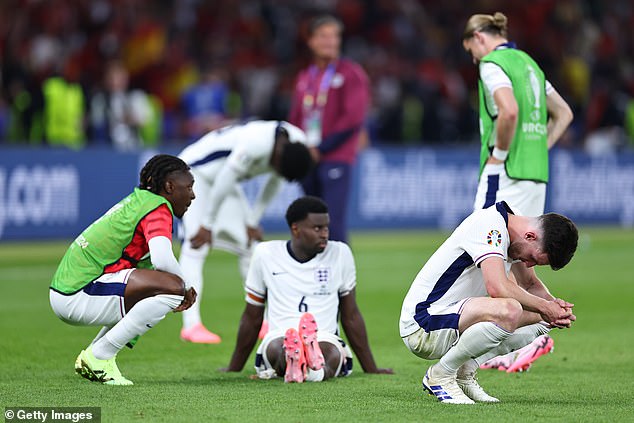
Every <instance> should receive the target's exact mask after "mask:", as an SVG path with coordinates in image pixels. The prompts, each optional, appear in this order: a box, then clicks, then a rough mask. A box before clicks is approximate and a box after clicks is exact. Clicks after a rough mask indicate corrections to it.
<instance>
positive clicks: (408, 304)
mask: <svg viewBox="0 0 634 423" xmlns="http://www.w3.org/2000/svg"><path fill="white" fill-rule="evenodd" d="M577 240H578V233H577V228H576V227H575V225H574V224H573V223H572V222H571V221H570V220H569V219H568V218H566V217H564V216H562V215H559V214H555V213H548V214H545V215H542V216H539V217H527V216H519V215H516V214H513V211H512V210H511V208H510V207H509V206H508V205H507V204H506V203H505V202H499V203H496V204H494V205H493V206H491V207H489V208H486V209H480V210H476V211H475V212H473V213H472V214H471V215H470V216H469V217H467V218H466V219H465V220H464V221H463V222H462V223H461V224H460V225H459V226H458V228H457V229H456V230H455V231H454V232H453V233H452V234H451V236H450V237H449V238H448V239H447V240H446V241H445V242H444V243H443V244H442V245H441V246H440V248H438V250H437V251H436V252H435V253H434V254H433V255H432V256H431V257H430V259H429V260H428V261H427V263H425V265H424V266H423V268H422V269H421V271H420V272H419V273H418V275H417V276H416V279H415V280H414V282H413V284H412V286H411V287H410V289H409V292H408V293H407V295H406V296H405V300H404V302H403V307H402V309H401V318H400V325H399V326H400V334H401V337H402V338H403V341H404V342H405V345H406V346H407V348H409V350H410V351H411V352H412V353H414V354H415V355H417V356H418V357H420V358H423V359H426V360H434V359H438V358H439V359H440V361H439V362H438V363H437V364H434V365H432V366H431V367H430V368H429V369H428V370H427V372H426V373H425V377H424V378H423V388H424V389H425V390H426V391H428V392H429V393H430V394H432V395H435V396H436V397H437V398H438V399H439V400H440V401H441V402H443V403H451V404H473V403H474V401H481V402H498V401H499V400H498V399H497V398H495V397H492V396H490V395H488V394H487V393H486V392H485V391H484V390H483V389H482V387H481V386H480V385H479V384H478V382H477V381H476V379H475V373H476V370H477V368H478V366H479V365H480V364H482V363H484V362H485V361H487V360H488V359H490V358H492V357H495V356H497V355H499V354H505V353H508V352H509V351H512V350H516V349H518V348H521V347H523V346H524V345H527V344H528V343H530V342H531V341H532V340H534V339H535V338H536V337H538V336H540V335H543V334H544V333H546V332H547V330H548V328H549V327H557V328H568V327H570V325H571V323H572V322H573V321H574V320H575V319H576V317H575V315H574V314H573V313H572V307H573V304H571V303H569V302H566V301H564V300H562V299H559V298H555V297H553V296H552V295H551V294H550V292H549V291H548V289H547V288H546V285H544V283H543V282H542V281H541V280H540V279H539V278H538V277H537V275H536V274H535V271H534V269H533V266H536V265H547V264H550V266H551V267H552V268H553V269H554V270H558V269H560V268H562V267H564V266H565V265H566V264H567V263H568V262H569V261H570V259H571V258H572V256H573V255H574V252H575V250H576V248H577ZM509 270H510V271H511V272H512V274H513V275H514V276H515V278H514V280H512V279H510V278H509V273H508V272H509ZM487 295H488V296H487Z"/></svg>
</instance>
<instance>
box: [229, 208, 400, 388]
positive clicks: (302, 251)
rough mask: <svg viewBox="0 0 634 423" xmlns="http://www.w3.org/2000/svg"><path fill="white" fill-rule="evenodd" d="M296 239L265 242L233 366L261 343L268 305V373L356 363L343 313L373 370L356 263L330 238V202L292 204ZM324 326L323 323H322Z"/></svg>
mask: <svg viewBox="0 0 634 423" xmlns="http://www.w3.org/2000/svg"><path fill="white" fill-rule="evenodd" d="M286 221H287V223H288V225H289V227H290V231H291V240H290V241H268V242H263V243H261V244H259V245H258V246H257V247H256V248H255V251H254V254H253V259H252V261H251V266H250V268H249V272H248V275H247V280H246V284H245V285H246V288H245V289H246V293H247V295H246V301H247V305H246V308H245V310H244V313H243V314H242V319H241V320H240V328H239V330H238V339H237V342H236V347H235V350H234V352H233V356H232V357H231V362H230V364H229V367H228V368H226V369H224V370H225V371H232V372H239V371H241V370H242V368H243V367H244V364H245V362H246V360H247V358H248V357H249V354H250V353H251V351H252V350H253V347H254V346H255V343H256V341H257V338H258V330H259V328H260V323H261V322H262V319H263V316H264V307H265V305H266V306H267V307H268V318H269V325H270V326H269V327H270V331H269V333H268V334H267V335H266V337H265V338H264V340H263V341H262V343H261V344H260V346H259V348H258V351H257V355H256V362H255V367H256V372H257V374H258V377H260V378H261V379H270V378H273V377H276V376H282V375H283V376H284V381H285V382H298V383H301V382H304V381H314V382H317V381H322V380H324V379H328V378H331V377H335V376H345V375H348V374H350V372H351V371H352V354H351V353H350V350H349V348H348V347H347V346H346V344H345V343H344V341H343V340H342V339H341V338H340V337H339V336H338V333H339V329H338V322H337V315H338V314H340V315H341V324H342V326H343V330H344V331H345V333H346V336H347V337H348V340H349V342H350V345H351V346H352V350H354V353H355V354H356V356H357V358H358V360H359V362H360V363H361V367H362V368H363V370H364V371H365V372H366V373H392V370H391V369H381V368H377V366H376V364H375V362H374V358H373V357H372V352H371V351H370V346H369V344H368V337H367V334H366V328H365V323H364V321H363V316H362V315H361V312H360V311H359V308H358V307H357V303H356V299H355V286H356V270H355V266H354V258H353V257H352V252H351V251H350V248H349V247H348V246H347V245H346V244H344V243H342V242H337V241H328V224H329V217H328V207H327V206H326V204H325V203H324V202H323V201H322V200H320V199H319V198H316V197H310V196H307V197H302V198H299V199H297V200H295V201H294V202H293V203H292V204H291V205H290V206H289V208H288V210H287V211H286ZM318 328H319V331H318Z"/></svg>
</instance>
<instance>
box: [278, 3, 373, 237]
mask: <svg viewBox="0 0 634 423" xmlns="http://www.w3.org/2000/svg"><path fill="white" fill-rule="evenodd" d="M342 31H343V25H342V24H341V22H340V21H339V20H338V19H337V18H335V17H333V16H320V17H318V18H316V19H315V20H313V21H312V23H311V25H310V28H309V39H308V46H309V48H310V50H311V52H312V53H313V57H314V60H313V63H312V64H311V65H310V66H309V67H308V68H307V69H304V70H303V71H302V72H301V73H300V74H299V75H298V77H297V82H296V84H295V92H294V94H293V99H292V104H291V110H290V112H289V122H291V123H293V124H294V125H297V126H298V127H300V128H302V129H303V130H304V131H306V135H307V138H308V144H309V145H310V146H311V152H312V153H313V156H314V157H315V159H316V161H317V166H315V168H314V169H313V170H312V171H311V172H310V173H309V175H308V176H307V177H306V178H305V179H304V180H303V181H302V187H303V188H304V193H305V194H307V195H314V196H317V197H320V198H323V199H324V201H325V202H326V203H327V204H328V205H329V208H330V217H331V226H330V239H332V240H335V241H343V242H347V240H348V229H347V222H346V215H347V210H348V200H349V192H350V184H351V181H352V176H351V173H352V165H353V164H354V162H355V160H356V157H357V152H358V150H359V138H360V136H361V135H362V134H364V129H363V123H364V120H365V117H366V113H367V111H368V109H369V107H370V88H369V82H368V76H367V75H366V73H365V71H364V70H363V68H361V66H359V65H358V64H357V63H355V62H353V61H351V60H349V59H346V58H341V57H340V47H341V32H342Z"/></svg>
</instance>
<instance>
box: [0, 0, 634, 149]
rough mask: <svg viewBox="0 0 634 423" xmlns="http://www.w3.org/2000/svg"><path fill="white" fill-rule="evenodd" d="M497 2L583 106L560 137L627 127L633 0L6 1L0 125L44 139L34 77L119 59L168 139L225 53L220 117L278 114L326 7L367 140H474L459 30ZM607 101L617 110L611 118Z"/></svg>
mask: <svg viewBox="0 0 634 423" xmlns="http://www.w3.org/2000/svg"><path fill="white" fill-rule="evenodd" d="M494 10H499V11H501V12H503V13H504V14H506V15H507V16H508V17H509V22H510V23H511V27H512V28H513V30H512V32H511V34H509V36H510V37H511V38H512V39H514V40H515V41H516V42H517V44H518V47H519V48H521V49H523V50H525V51H527V52H528V53H529V54H530V55H531V56H532V57H534V58H535V59H536V61H537V62H538V63H540V64H541V65H542V67H543V70H544V72H545V73H546V74H547V75H549V79H550V80H551V82H552V83H553V84H554V85H555V86H557V87H558V88H559V89H560V91H561V94H562V97H563V98H565V99H566V100H567V101H569V102H570V104H571V106H572V108H573V111H574V113H575V116H577V118H576V119H575V121H574V122H573V124H572V126H571V129H572V131H570V132H571V134H570V136H569V137H568V138H567V139H564V140H562V142H561V143H560V145H561V146H562V147H581V146H583V144H584V140H585V138H586V137H587V136H588V135H589V134H591V133H593V132H596V131H597V130H600V129H602V128H603V127H604V125H610V126H611V125H617V126H618V127H621V128H622V127H623V126H624V125H625V123H624V120H625V119H626V117H625V116H629V114H627V113H623V110H624V107H625V110H627V106H626V105H627V104H629V102H630V101H631V100H632V99H633V98H634V72H632V69H634V38H632V37H631V33H632V31H631V27H632V23H633V22H634V6H633V5H632V2H631V0H612V1H609V2H608V1H605V2H599V1H596V0H559V1H557V0H536V1H534V2H532V3H531V7H530V8H527V7H526V4H525V3H524V2H508V1H504V0H474V1H472V2H469V3H465V2H462V1H460V0H445V1H443V2H435V1H430V0H393V1H388V0H374V1H361V0H326V1H316V2H295V1H292V0H275V1H273V0H243V1H240V2H234V1H231V0H216V1H213V2H203V1H200V0H179V1H177V0H165V1H161V2H156V1H152V0H93V1H84V2H77V1H73V0H49V1H24V0H3V1H1V2H0V57H1V58H0V61H1V63H2V78H3V81H2V87H3V90H2V93H1V95H2V97H3V99H4V101H5V103H6V107H7V109H8V110H9V111H10V121H9V124H8V125H9V128H8V129H7V133H6V137H7V138H12V139H16V140H18V139H19V140H20V141H28V140H33V141H32V142H38V141H40V140H42V139H43V134H42V127H41V122H42V120H41V113H42V107H43V105H42V100H41V98H42V93H41V91H42V83H43V81H44V80H45V79H46V78H48V77H49V76H50V75H51V72H52V70H54V69H60V68H59V63H64V62H66V61H68V60H69V59H70V58H72V60H73V61H75V62H76V65H77V66H78V67H79V76H80V78H79V79H80V80H79V81H76V82H79V83H80V84H81V86H82V87H83V88H84V89H85V92H86V93H94V92H95V91H96V90H98V89H99V88H100V86H101V84H102V81H101V70H102V69H103V68H104V66H105V64H106V63H107V62H108V61H110V60H112V58H114V57H121V58H122V60H123V63H124V64H125V67H126V68H127V69H128V70H129V71H130V81H131V84H132V85H133V86H135V87H138V88H140V89H143V90H144V91H145V92H146V93H147V94H149V95H152V96H155V98H157V99H158V101H156V102H154V103H153V104H154V105H156V106H160V108H161V109H162V110H161V112H162V115H161V116H162V118H161V121H160V122H159V123H162V125H159V126H158V128H159V129H161V127H162V129H163V130H164V133H165V137H166V138H167V139H168V140H172V141H176V142H179V141H182V140H179V139H178V138H181V137H182V138H187V137H188V136H189V135H188V133H187V132H186V131H184V130H183V128H186V127H187V124H186V123H185V120H184V119H185V116H184V115H183V114H182V113H181V110H180V106H181V100H182V97H183V95H184V93H185V92H186V91H187V89H188V88H190V87H191V86H192V85H193V84H195V83H196V80H197V79H196V78H197V74H198V72H199V71H200V70H199V69H197V66H196V65H195V64H203V66H202V68H203V69H204V68H205V67H206V66H207V64H209V63H221V64H222V69H221V70H222V71H223V72H224V74H225V75H226V76H227V79H226V80H225V83H226V85H227V87H228V90H229V92H230V93H233V92H239V93H240V96H241V101H236V100H237V99H236V96H234V95H230V96H229V99H230V100H229V105H228V108H227V109H226V110H225V114H226V115H228V116H227V117H228V118H235V117H248V116H260V117H262V118H266V119H284V117H285V116H286V115H287V113H288V110H289V107H290V106H289V105H290V99H291V97H292V84H293V80H294V77H295V75H296V74H297V71H298V70H299V69H301V68H302V67H304V66H305V65H306V63H307V62H308V61H309V60H310V57H309V56H310V54H309V53H310V52H308V51H307V50H306V49H305V45H304V42H303V40H302V39H301V37H300V34H301V33H302V31H303V30H304V29H305V28H306V25H307V22H308V17H309V16H314V15H315V14H322V13H330V14H335V15H337V16H339V17H340V18H341V20H342V21H343V23H344V25H345V26H346V34H344V35H345V36H344V38H343V39H342V52H343V54H344V55H345V56H346V57H349V58H351V59H353V60H355V61H356V62H357V63H359V64H360V65H361V66H362V67H363V68H364V69H365V70H366V71H367V73H368V74H369V76H370V81H371V89H372V98H373V100H374V105H373V109H372V111H371V115H370V119H369V129H370V135H371V137H372V138H373V140H372V141H373V142H391V143H395V142H396V143H402V142H408V143H423V144H432V143H439V142H442V143H447V142H470V143H473V144H474V145H475V144H477V140H478V138H479V133H478V119H477V101H475V100H476V99H477V96H476V94H477V93H476V88H475V87H476V86H477V70H476V69H475V68H474V67H473V66H472V65H471V63H470V61H469V59H468V57H465V55H464V54H463V52H462V51H461V48H460V40H458V37H457V36H456V34H457V33H459V32H460V30H461V25H462V23H463V22H465V21H466V19H467V18H468V16H470V15H471V14H473V13H475V12H476V11H487V12H492V11H494ZM226 40H231V42H226ZM606 81H607V82H609V83H610V84H612V87H610V88H609V89H608V90H607V91H606V90H605V85H606ZM9 86H12V89H11V90H10V89H8V88H9ZM595 103H596V104H595ZM230 104H234V105H235V107H234V108H232V107H231V106H230ZM624 105H625V106H624ZM237 108H241V110H236V109H237ZM612 110H618V111H619V113H620V114H619V115H618V116H616V117H610V116H607V115H606V114H607V113H609V111H612ZM177 112H178V113H177ZM624 115H625V116H624ZM153 116H154V117H153V118H154V119H158V117H157V114H154V115H153ZM586 118H587V119H589V122H586ZM154 128H156V126H154ZM154 132H157V131H154ZM159 132H160V131H159ZM626 133H627V134H631V131H630V132H626ZM154 136H155V135H154ZM628 136H630V135H628ZM155 137H156V136H155Z"/></svg>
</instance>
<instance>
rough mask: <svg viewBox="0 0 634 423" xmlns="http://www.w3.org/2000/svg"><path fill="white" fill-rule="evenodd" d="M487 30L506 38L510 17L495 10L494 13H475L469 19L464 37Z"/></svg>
mask: <svg viewBox="0 0 634 423" xmlns="http://www.w3.org/2000/svg"><path fill="white" fill-rule="evenodd" d="M476 31H478V32H486V33H489V34H493V35H499V36H501V37H504V38H506V37H507V33H508V19H507V18H506V15H505V14H504V13H500V12H495V14H494V15H482V14H478V15H473V16H471V17H470V18H469V20H468V21H467V25H466V26H465V29H464V33H463V34H462V39H463V40H466V39H467V38H471V37H473V33H474V32H476Z"/></svg>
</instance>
